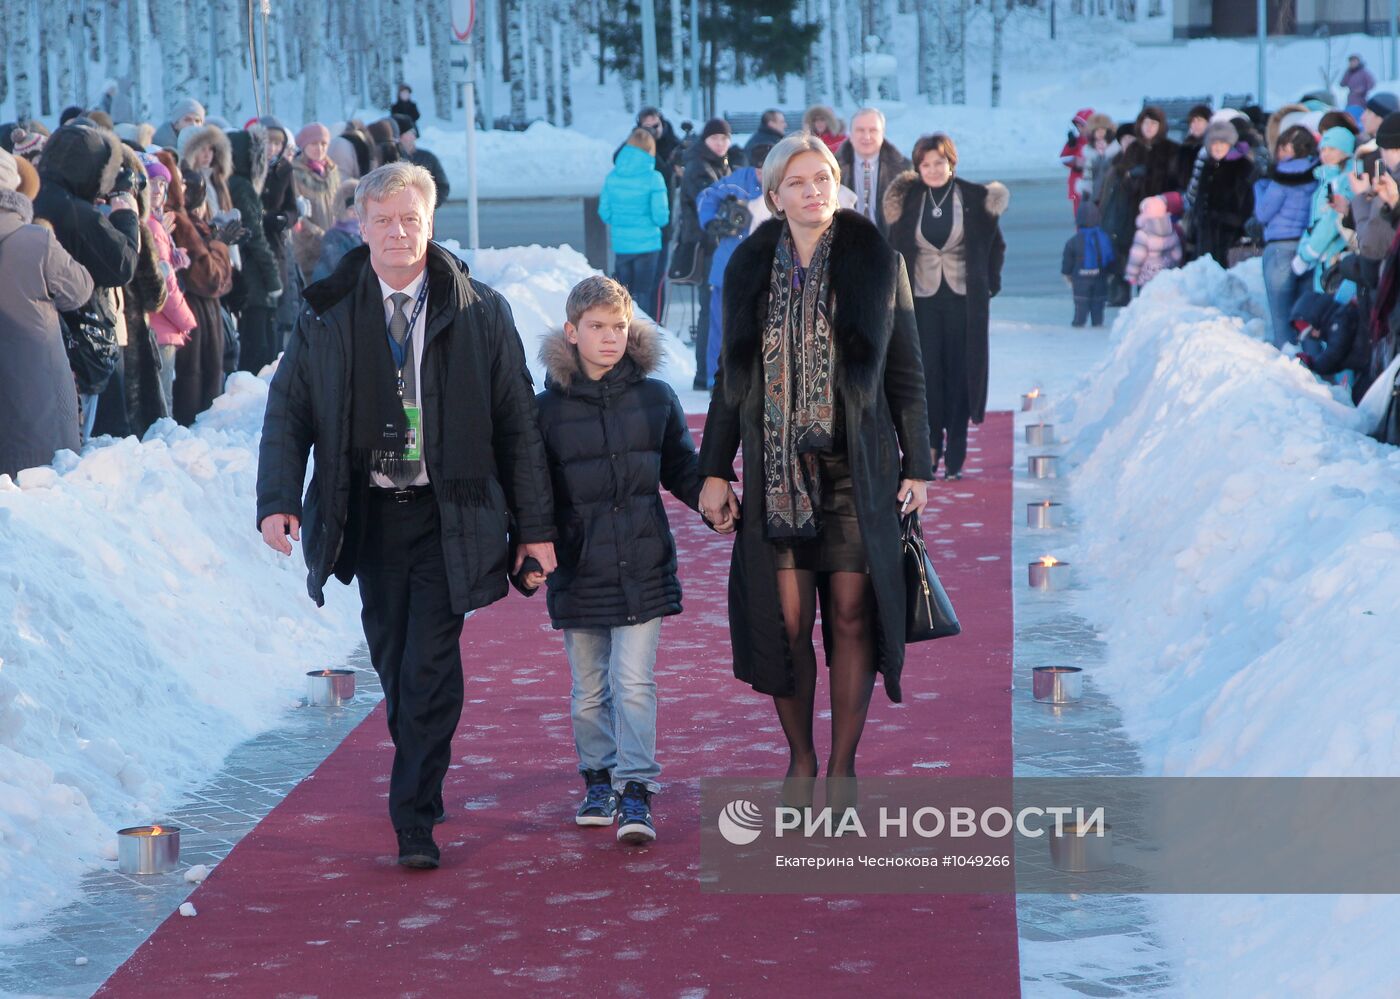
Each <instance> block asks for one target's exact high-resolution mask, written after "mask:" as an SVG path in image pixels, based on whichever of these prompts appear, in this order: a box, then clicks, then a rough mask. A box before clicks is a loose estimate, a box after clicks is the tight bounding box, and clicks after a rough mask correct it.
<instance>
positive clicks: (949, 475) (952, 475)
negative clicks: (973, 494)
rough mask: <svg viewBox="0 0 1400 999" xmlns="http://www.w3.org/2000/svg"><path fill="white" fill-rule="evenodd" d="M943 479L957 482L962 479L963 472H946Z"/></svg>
mask: <svg viewBox="0 0 1400 999" xmlns="http://www.w3.org/2000/svg"><path fill="white" fill-rule="evenodd" d="M943 478H944V479H945V480H946V481H948V482H956V481H957V480H958V479H961V478H962V472H944V473H943Z"/></svg>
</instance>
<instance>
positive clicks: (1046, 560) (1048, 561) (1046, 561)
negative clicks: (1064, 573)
mask: <svg viewBox="0 0 1400 999" xmlns="http://www.w3.org/2000/svg"><path fill="white" fill-rule="evenodd" d="M1040 564H1041V565H1045V566H1050V565H1059V564H1060V560H1059V559H1057V558H1056V557H1055V556H1054V555H1042V556H1041V558H1040Z"/></svg>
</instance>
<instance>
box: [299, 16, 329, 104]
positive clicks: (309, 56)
mask: <svg viewBox="0 0 1400 999" xmlns="http://www.w3.org/2000/svg"><path fill="white" fill-rule="evenodd" d="M301 2H302V7H301V17H302V24H303V25H304V27H305V31H304V32H302V33H301V39H302V45H303V46H304V48H303V49H302V65H303V66H304V67H305V68H304V70H303V73H302V80H301V120H302V122H303V124H307V123H310V122H313V121H317V120H319V119H320V114H319V107H318V104H319V102H318V100H317V97H318V96H319V95H318V94H317V93H316V82H317V81H318V80H319V79H320V78H321V58H322V52H321V39H323V38H326V37H328V26H327V24H326V0H301Z"/></svg>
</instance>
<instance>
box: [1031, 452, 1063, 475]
mask: <svg viewBox="0 0 1400 999" xmlns="http://www.w3.org/2000/svg"><path fill="white" fill-rule="evenodd" d="M1026 471H1028V472H1029V473H1030V476H1031V478H1033V479H1054V478H1058V477H1059V474H1060V458H1059V455H1054V454H1033V455H1031V456H1030V457H1029V458H1027V459H1026Z"/></svg>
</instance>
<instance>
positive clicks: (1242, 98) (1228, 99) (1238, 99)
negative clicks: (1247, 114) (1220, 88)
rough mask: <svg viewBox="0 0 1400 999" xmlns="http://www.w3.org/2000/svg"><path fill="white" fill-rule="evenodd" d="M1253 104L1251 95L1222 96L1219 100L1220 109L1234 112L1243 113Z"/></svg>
mask: <svg viewBox="0 0 1400 999" xmlns="http://www.w3.org/2000/svg"><path fill="white" fill-rule="evenodd" d="M1253 103H1254V95H1253V94H1224V95H1223V96H1221V98H1220V106H1221V107H1222V108H1234V109H1235V110H1236V111H1243V110H1244V109H1245V108H1247V107H1249V106H1250V105H1252V104H1253Z"/></svg>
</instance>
